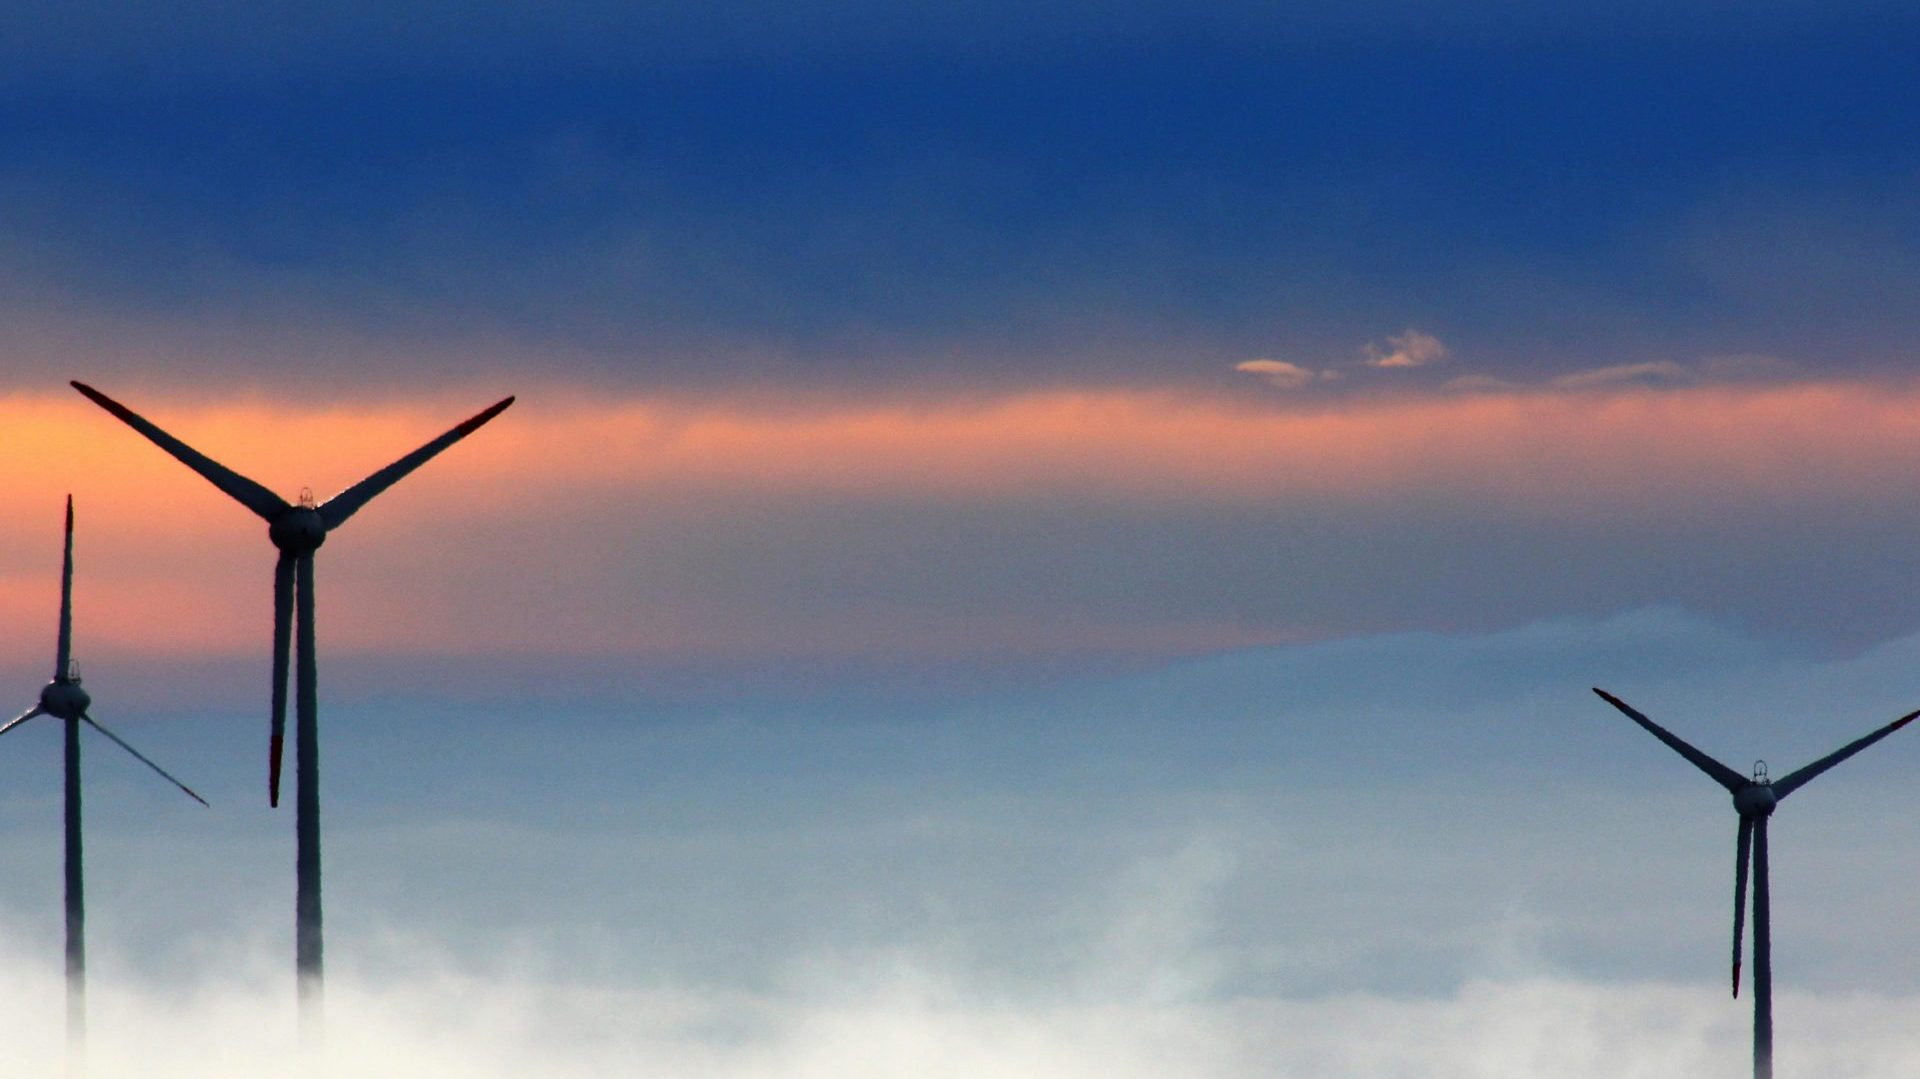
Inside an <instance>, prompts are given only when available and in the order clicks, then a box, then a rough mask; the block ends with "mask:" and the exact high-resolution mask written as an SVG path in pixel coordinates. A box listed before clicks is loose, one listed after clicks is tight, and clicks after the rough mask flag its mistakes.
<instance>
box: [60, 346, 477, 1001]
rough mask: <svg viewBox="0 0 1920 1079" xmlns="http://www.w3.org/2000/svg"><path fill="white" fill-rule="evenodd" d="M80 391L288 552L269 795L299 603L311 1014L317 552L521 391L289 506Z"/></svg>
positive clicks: (281, 593) (298, 877) (275, 798)
mask: <svg viewBox="0 0 1920 1079" xmlns="http://www.w3.org/2000/svg"><path fill="white" fill-rule="evenodd" d="M73 388H74V389H76V390H79V391H80V392H81V393H82V394H84V395H85V396H86V398H87V399H88V400H90V401H92V402H93V403H94V404H96V405H99V406H100V407H101V408H104V409H106V410H107V411H108V412H111V413H112V414H113V415H114V416H115V417H117V418H118V419H119V420H120V421H121V422H123V423H125V424H126V425H127V426H129V427H131V428H133V429H134V430H136V431H138V432H140V433H141V434H143V435H145V436H146V437H147V439H148V440H149V441H151V442H152V443H153V444H154V445H156V446H159V447H160V448H161V449H163V450H165V451H167V452H168V453H169V454H172V455H173V456H174V458H176V459H177V460H179V462H180V463H181V464H184V465H186V466H187V467H188V468H191V469H193V470H194V471H195V472H198V473H199V474H200V475H201V476H202V477H204V478H205V479H206V480H207V482H209V483H211V484H213V485H214V486H215V487H218V488H219V489H220V490H222V491H224V492H226V493H227V494H228V495H229V496H231V497H232V498H233V499H234V500H235V501H236V502H239V503H240V504H241V505H243V506H245V507H246V508H248V509H250V510H252V511H253V512H254V513H255V514H258V515H259V516H260V517H261V518H263V519H264V520H265V521H266V522H267V537H268V538H269V539H271V540H272V541H273V545H274V546H275V547H277V548H279V550H280V559H279V561H278V562H277V563H275V565H274V570H273V728H272V737H271V739H270V741H269V744H268V752H267V800H268V803H269V804H271V805H276V806H277V805H279V804H280V748H281V743H282V740H283V736H284V735H285V733H286V726H287V652H288V647H287V646H288V636H289V631H290V630H295V619H294V612H295V605H296V602H297V604H298V611H299V619H298V623H297V626H298V628H297V631H295V633H294V636H295V653H296V656H297V659H298V668H297V677H296V681H295V686H296V689H297V692H298V698H297V702H296V704H297V709H296V710H297V715H298V719H299V728H298V730H297V731H296V732H295V743H294V773H295V774H294V786H295V808H294V831H295V835H296V839H295V855H294V867H295V869H294V875H295V896H294V969H295V971H296V974H297V980H298V987H299V988H298V993H299V998H300V1004H301V1009H300V1010H301V1014H302V1016H303V1017H304V1016H307V1015H308V1014H309V1013H310V1012H312V1011H313V1010H314V1009H315V1008H316V1007H317V1006H318V1005H319V1003H320V989H321V970H322V963H321V934H320V729H319V698H318V695H317V688H316V686H315V672H314V647H313V552H314V551H316V550H318V549H319V547H320V545H321V544H322V543H325V542H326V539H327V536H328V535H329V534H330V533H332V532H333V530H334V529H336V528H339V527H340V526H341V525H342V524H345V523H346V520H347V518H349V517H351V516H353V514H354V512H355V511H357V510H359V509H360V507H362V506H364V505H366V504H367V503H368V502H369V501H371V500H372V499H373V497H374V496H375V495H377V494H379V493H380V492H382V491H384V490H386V489H387V488H389V487H391V486H393V485H394V484H395V483H398V482H399V481H400V480H401V478H402V477H404V476H406V474H407V473H409V472H412V471H413V470H414V469H416V468H419V467H420V466H421V465H423V464H426V463H427V462H428V461H429V460H431V459H432V458H433V457H434V455H436V454H438V453H439V452H440V451H441V450H444V449H446V448H447V447H448V446H451V445H453V444H454V443H455V442H458V441H460V440H461V439H463V438H465V437H467V436H468V435H470V434H472V433H473V432H474V431H476V430H478V429H479V428H480V426H481V425H482V424H484V423H486V422H487V421H488V420H491V419H493V418H494V417H495V416H498V415H499V414H500V413H501V412H504V411H505V410H506V408H507V406H508V405H511V404H513V398H511V397H507V398H504V399H502V400H500V401H499V402H497V403H495V404H494V405H493V406H492V407H490V408H488V409H486V410H485V411H483V412H481V413H479V414H478V415H476V416H474V417H473V418H471V419H469V420H466V421H465V422H463V423H461V424H459V425H458V426H456V427H454V428H453V429H452V430H451V431H448V432H447V433H446V434H443V435H441V436H440V437H439V438H436V439H434V440H433V441H431V442H429V443H427V444H426V445H424V446H422V447H420V448H419V449H417V450H414V451H413V452H412V453H409V454H407V455H406V456H405V457H402V458H400V459H399V460H398V461H395V462H394V463H392V464H390V465H388V466H387V467H385V468H383V469H381V470H380V471H378V472H375V473H374V474H372V475H371V476H368V477H367V478H366V479H363V480H361V481H360V482H359V483H356V484H354V485H353V486H351V487H349V488H347V489H346V490H344V491H342V492H340V493H339V494H337V495H335V496H333V497H332V498H330V499H328V500H327V501H325V502H323V503H320V504H319V505H314V503H313V499H312V496H311V495H309V494H307V493H306V492H302V493H301V497H300V498H299V500H298V501H297V502H295V503H288V502H287V501H286V500H285V499H282V498H281V497H280V496H279V495H276V494H274V493H273V492H272V491H269V490H267V489H266V488H265V487H263V486H261V485H260V484H258V483H255V482H254V481H252V480H250V479H248V478H246V477H245V476H242V475H240V474H239V473H237V472H235V471H233V470H232V469H230V468H227V467H226V466H224V465H222V464H220V463H219V462H217V461H215V460H213V459H212V458H210V457H208V456H206V455H205V454H203V453H200V452H199V451H198V450H195V449H194V448H193V447H191V446H189V445H187V444H186V443H184V442H182V441H180V440H179V439H177V438H175V437H173V436H172V435H170V434H168V433H166V432H165V431H162V430H161V429H160V428H158V427H156V426H154V425H153V424H152V423H150V422H148V421H147V420H146V419H144V418H142V417H141V416H139V415H138V414H136V413H134V412H133V411H132V410H131V409H129V408H127V407H126V406H124V405H122V404H120V403H119V402H118V401H115V400H113V399H112V398H110V397H108V396H107V395H106V394H103V393H101V392H100V391H98V390H96V389H94V388H93V387H91V386H88V385H86V384H85V383H82V382H75V383H73Z"/></svg>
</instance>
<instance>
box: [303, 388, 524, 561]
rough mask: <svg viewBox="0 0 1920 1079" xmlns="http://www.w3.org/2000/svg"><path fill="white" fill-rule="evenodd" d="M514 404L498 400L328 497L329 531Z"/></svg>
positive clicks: (323, 510) (323, 514)
mask: <svg viewBox="0 0 1920 1079" xmlns="http://www.w3.org/2000/svg"><path fill="white" fill-rule="evenodd" d="M510 404H513V398H511V397H507V398H504V399H502V400H500V401H498V402H496V403H495V404H494V405H493V406H492V407H491V408H488V409H486V410H485V411H483V412H481V413H479V414H478V415H475V416H473V417H472V418H471V419H468V420H465V421H463V422H461V423H460V424H459V425H457V426H456V427H454V429H453V430H451V431H448V432H447V433H446V434H444V435H441V436H440V437H439V438H436V439H434V440H433V441H432V442H429V443H427V444H426V445H424V446H422V447H420V448H419V449H417V450H414V451H413V452H412V453H409V454H407V455H406V456H405V457H402V458H400V459H399V460H398V461H395V462H394V463H392V464H390V465H388V466H387V467H385V468H383V469H381V470H380V471H378V472H375V473H374V474H373V475H371V476H368V477H367V478H366V479H364V480H361V481H360V482H359V483H356V484H354V485H353V486H352V487H349V488H347V489H346V490H344V491H342V492H340V493H339V494H337V495H334V496H333V497H332V498H329V499H327V501H326V502H325V503H323V504H322V505H321V506H320V523H321V524H323V525H325V526H326V527H327V531H329V532H331V531H333V530H334V529H336V528H339V527H340V525H341V524H342V523H344V522H345V521H346V519H347V518H349V517H351V516H353V515H354V513H355V512H356V511H358V510H359V509H360V507H361V506H364V505H366V504H367V503H368V502H369V501H372V499H373V496H375V495H377V494H379V493H380V492H382V491H384V490H386V489H387V488H389V487H392V486H393V485H394V484H396V483H398V482H400V480H401V478H402V477H404V476H405V475H406V474H407V473H409V472H412V471H413V470H414V469H416V468H419V467H420V466H421V465H424V464H426V463H427V462H428V461H430V460H432V459H433V457H434V455H435V454H438V453H439V452H440V451H441V450H444V449H446V448H447V447H448V446H451V445H453V444H454V443H455V442H458V441H460V440H461V439H463V438H465V437H467V436H468V435H470V434H472V433H474V432H475V431H477V430H479V429H480V427H481V425H482V424H484V423H486V422H487V421H488V420H490V419H493V418H494V417H495V416H498V415H499V414H500V413H502V412H505V411H506V410H507V406H508V405H510Z"/></svg>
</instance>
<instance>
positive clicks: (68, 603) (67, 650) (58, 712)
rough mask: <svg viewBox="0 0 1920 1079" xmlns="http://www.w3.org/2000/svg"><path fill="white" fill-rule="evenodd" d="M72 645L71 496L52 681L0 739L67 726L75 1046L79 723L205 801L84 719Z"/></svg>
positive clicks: (81, 926)
mask: <svg viewBox="0 0 1920 1079" xmlns="http://www.w3.org/2000/svg"><path fill="white" fill-rule="evenodd" d="M72 646H73V496H71V495H69V496H67V545H66V557H65V560H64V561H63V563H62V565H61V568H60V636H59V638H58V644H57V645H56V646H55V649H54V660H53V681H51V682H48V683H47V684H46V686H45V687H44V688H42V689H41V690H40V703H39V704H36V705H34V706H33V707H32V708H29V709H27V710H26V711H25V712H23V713H21V714H20V715H19V716H17V717H15V718H14V719H13V720H11V721H9V722H8V723H7V725H6V726H4V727H0V734H5V733H7V732H8V731H10V730H12V729H14V728H15V727H18V726H19V725H20V724H22V723H25V722H26V721H27V720H29V719H32V718H33V717H35V716H52V717H53V718H55V719H63V720H66V723H67V744H66V765H67V797H66V802H67V806H66V825H67V852H66V853H67V857H66V870H67V1040H68V1043H69V1044H71V1045H74V1046H76V1047H77V1046H79V1045H80V1043H81V1042H83V1041H84V1040H85V1039H86V1033H87V930H86V925H87V903H86V894H85V890H84V885H83V877H82V874H81V869H80V724H82V723H85V724H86V725H87V726H89V727H92V728H93V729H94V730H96V731H99V732H100V733H101V734H104V735H106V736H107V738H108V739H109V740H111V741H112V742H113V744H114V745H117V746H119V747H120V748H121V749H124V750H126V751H127V752H128V753H131V754H133V756H134V758H135V759H137V760H138V761H139V762H140V763H141V764H144V765H146V766H147V767H149V768H151V769H153V770H154V771H156V772H159V773H160V775H161V776H162V777H163V778H165V779H166V780H167V782H169V783H172V784H173V785H174V786H176V787H179V788H180V789H181V790H183V791H186V792H187V796H188V797H190V798H192V799H193V800H194V801H196V802H199V803H200V804H201V805H206V804H207V800H206V799H205V798H202V797H200V796H199V795H197V794H195V793H193V790H192V788H190V787H188V786H187V785H186V784H185V783H182V782H180V781H179V780H177V779H175V778H173V777H172V776H171V775H168V774H167V771H166V769H164V768H162V767H160V766H159V765H157V764H155V763H153V762H152V761H150V760H148V759H147V758H146V757H145V756H143V755H141V753H140V751H139V750H137V749H135V748H133V747H132V746H130V745H128V744H127V743H125V742H123V741H121V740H120V737H119V736H118V735H116V734H114V733H113V732H112V731H110V730H108V729H106V728H105V727H102V726H101V725H100V724H99V723H97V722H95V721H94V718H93V717H92V716H90V715H88V714H87V709H88V708H89V707H91V706H92V704H93V698H92V697H90V696H88V695H87V691H86V690H84V689H81V688H80V674H79V670H78V668H77V666H76V664H75V663H74V662H73V648H72Z"/></svg>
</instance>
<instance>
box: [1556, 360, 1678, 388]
mask: <svg viewBox="0 0 1920 1079" xmlns="http://www.w3.org/2000/svg"><path fill="white" fill-rule="evenodd" d="M1691 381H1693V373H1692V372H1691V371H1689V370H1687V369H1686V368H1684V367H1682V366H1680V365H1679V364H1677V363H1673V362H1671V361H1667V360H1661V361H1657V362H1651V363H1623V364H1617V365H1614V366H1611V367H1596V368H1593V369H1591V370H1587V371H1576V372H1574V373H1573V374H1570V375H1561V376H1560V377H1559V378H1556V379H1554V380H1553V381H1552V382H1551V383H1549V385H1551V386H1553V387H1554V388H1556V389H1562V390H1585V389H1593V388H1595V387H1601V386H1623V385H1634V386H1670V385H1675V384H1677V383H1684V382H1691Z"/></svg>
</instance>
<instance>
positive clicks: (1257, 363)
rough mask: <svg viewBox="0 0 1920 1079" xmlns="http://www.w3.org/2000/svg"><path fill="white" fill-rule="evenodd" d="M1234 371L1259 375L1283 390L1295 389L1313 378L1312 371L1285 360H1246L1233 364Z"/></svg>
mask: <svg viewBox="0 0 1920 1079" xmlns="http://www.w3.org/2000/svg"><path fill="white" fill-rule="evenodd" d="M1233 369H1234V370H1235V371H1245V372H1246V373H1248V374H1250V375H1259V376H1261V377H1262V378H1264V379H1266V380H1267V382H1268V383H1270V384H1271V385H1273V386H1275V387H1277V388H1279V389H1283V390H1297V389H1299V388H1301V387H1302V386H1305V385H1307V384H1309V383H1311V382H1312V381H1313V380H1314V374H1313V372H1312V371H1309V370H1307V369H1306V368H1304V367H1301V366H1300V365H1299V364H1294V363H1288V362H1287V361H1285V360H1247V361H1246V362H1244V363H1237V364H1234V365H1233Z"/></svg>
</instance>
